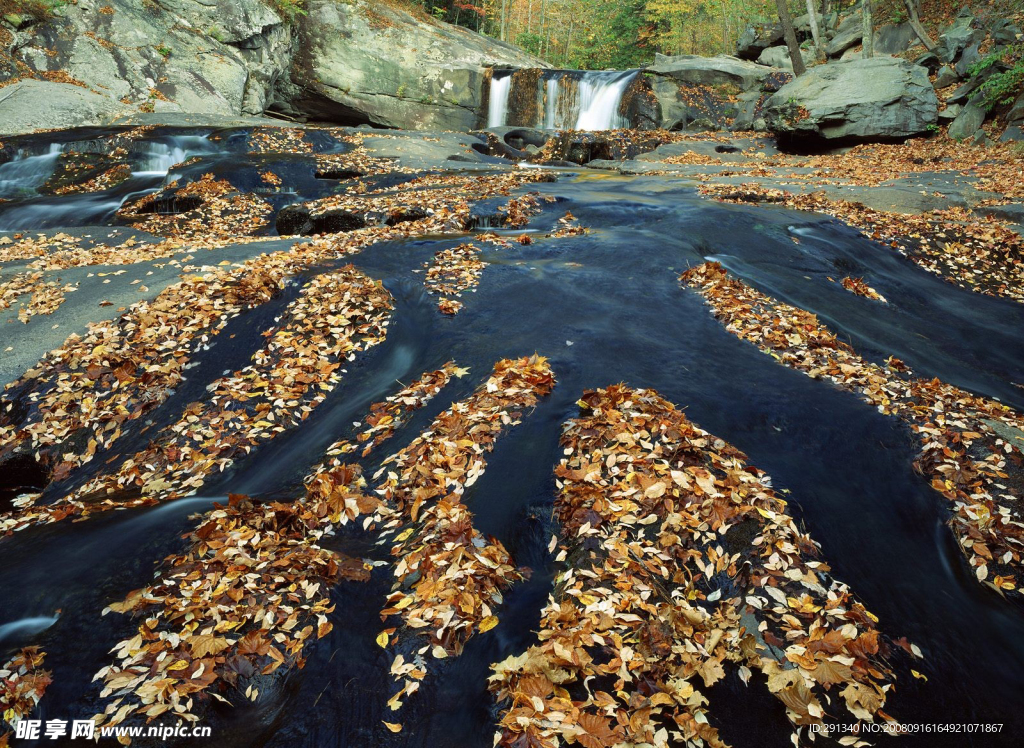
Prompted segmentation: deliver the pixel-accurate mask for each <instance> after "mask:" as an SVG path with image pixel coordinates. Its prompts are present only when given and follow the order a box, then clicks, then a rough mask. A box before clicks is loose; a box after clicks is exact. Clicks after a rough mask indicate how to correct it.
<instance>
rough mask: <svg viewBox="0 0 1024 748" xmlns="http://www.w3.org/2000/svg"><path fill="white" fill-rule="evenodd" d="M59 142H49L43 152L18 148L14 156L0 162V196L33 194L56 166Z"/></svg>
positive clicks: (10, 196) (17, 196) (12, 196)
mask: <svg viewBox="0 0 1024 748" xmlns="http://www.w3.org/2000/svg"><path fill="white" fill-rule="evenodd" d="M60 152H61V144H60V143H51V144H50V145H49V146H48V148H47V150H46V151H44V152H43V153H32V152H31V151H29V150H27V149H24V148H19V149H18V151H17V152H16V153H15V154H14V158H12V159H11V160H10V161H8V162H7V163H5V164H0V198H5V199H11V198H19V197H24V196H25V195H26V194H29V195H31V194H35V192H36V189H37V188H38V187H41V186H42V185H43V184H44V183H45V182H46V180H47V179H49V178H50V175H51V174H53V170H54V169H55V168H56V167H57V159H58V158H59V157H60Z"/></svg>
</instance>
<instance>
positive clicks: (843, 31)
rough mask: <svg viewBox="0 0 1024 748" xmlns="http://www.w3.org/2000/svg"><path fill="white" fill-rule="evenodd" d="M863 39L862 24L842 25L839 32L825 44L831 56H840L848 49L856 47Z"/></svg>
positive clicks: (827, 52)
mask: <svg viewBox="0 0 1024 748" xmlns="http://www.w3.org/2000/svg"><path fill="white" fill-rule="evenodd" d="M863 39H864V30H863V27H862V26H857V25H852V26H847V27H846V28H842V27H840V29H839V33H837V34H836V35H835V37H833V39H832V41H830V42H829V43H828V44H827V45H826V46H825V54H827V55H828V56H829V57H839V56H840V55H842V54H843V52H845V51H846V50H848V49H852V48H853V47H856V46H857V45H858V44H860V43H861V41H862V40H863Z"/></svg>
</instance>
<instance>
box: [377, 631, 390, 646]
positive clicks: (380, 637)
mask: <svg viewBox="0 0 1024 748" xmlns="http://www.w3.org/2000/svg"><path fill="white" fill-rule="evenodd" d="M377 644H379V645H380V646H381V647H387V645H388V632H387V631H381V632H380V633H379V634H377Z"/></svg>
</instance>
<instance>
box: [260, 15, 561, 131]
mask: <svg viewBox="0 0 1024 748" xmlns="http://www.w3.org/2000/svg"><path fill="white" fill-rule="evenodd" d="M297 35H298V45H297V51H296V53H295V58H294V62H293V64H292V68H291V71H290V77H289V80H288V82H287V83H286V84H285V85H282V86H279V89H278V90H279V93H280V94H281V96H280V98H281V99H282V106H283V107H284V108H285V111H291V112H295V113H298V114H307V115H310V116H312V117H319V118H323V119H329V120H331V121H334V122H341V123H344V124H350V125H357V124H363V123H369V124H373V125H380V126H384V127H401V128H405V129H451V130H471V129H474V128H475V127H478V126H479V125H480V124H481V122H480V117H481V116H482V112H483V108H484V107H483V103H484V102H483V92H484V89H485V82H486V79H487V70H486V68H488V67H515V68H537V67H548V66H547V64H546V63H544V62H543V61H541V60H539V59H537V58H535V57H533V56H531V55H529V54H527V53H526V52H523V51H522V50H520V49H518V48H517V47H513V46H511V45H508V44H504V43H502V42H499V41H496V40H494V39H489V38H487V37H484V36H481V35H479V34H475V33H473V32H472V31H469V30H467V29H463V28H459V27H456V26H450V25H448V24H445V23H441V22H438V21H426V20H421V19H419V18H417V17H414V16H412V15H410V14H409V13H406V12H405V11H402V10H399V9H396V8H393V7H391V6H390V5H388V4H386V3H380V2H369V1H368V0H349V2H345V3H340V2H335V0H311V1H310V2H308V3H307V4H306V15H305V16H302V17H301V18H300V19H299V20H298V28H297Z"/></svg>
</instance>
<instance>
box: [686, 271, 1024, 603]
mask: <svg viewBox="0 0 1024 748" xmlns="http://www.w3.org/2000/svg"><path fill="white" fill-rule="evenodd" d="M680 281H681V282H682V283H683V285H685V286H688V287H691V288H694V289H696V290H697V292H698V293H700V294H701V296H703V297H704V299H705V301H706V302H707V303H708V304H709V305H710V306H711V308H712V309H713V310H714V313H715V317H716V318H717V319H719V320H720V321H721V322H722V323H723V324H724V325H725V326H726V329H727V330H729V332H731V333H732V334H733V335H736V336H737V337H739V338H742V339H743V340H747V341H749V342H751V343H753V344H754V345H756V346H757V347H758V348H760V349H761V350H762V351H764V352H765V353H768V354H770V355H771V356H772V357H773V358H774V359H775V360H777V361H778V362H780V363H782V364H783V365H785V366H788V367H790V368H793V369H797V370H799V371H802V372H804V373H806V374H807V375H808V376H810V377H812V378H814V379H826V380H829V381H831V382H833V383H835V384H836V385H837V386H839V387H841V388H842V389H845V390H849V391H851V392H855V393H857V394H858V395H859V396H860V397H861V398H863V399H864V400H866V401H867V402H868V403H870V404H871V405H873V406H876V407H877V408H878V409H879V411H880V412H881V413H883V414H887V415H894V416H896V417H898V418H900V419H901V420H903V421H905V422H906V423H907V424H908V426H909V427H910V428H911V429H912V430H913V431H914V433H915V434H917V436H918V438H919V439H920V440H921V455H920V458H919V460H918V461H917V462H916V463H915V468H916V469H917V470H918V471H919V472H920V473H921V474H922V475H924V476H926V477H927V478H928V479H929V480H930V482H931V486H932V488H934V489H935V490H936V491H938V492H939V493H941V494H942V495H943V496H944V497H946V498H947V499H948V500H949V501H950V502H951V510H952V514H953V516H952V519H951V520H950V524H951V526H952V528H953V531H954V533H955V534H956V537H957V542H958V543H959V545H960V547H961V549H962V550H963V552H964V553H965V555H966V556H967V558H968V559H969V561H970V564H971V566H972V568H973V570H974V573H975V575H976V576H977V578H978V580H980V581H982V582H984V583H986V584H989V585H991V586H993V587H995V588H996V589H998V590H1013V589H1016V588H1017V579H1016V575H1017V574H1018V573H1020V572H1021V566H1022V559H1024V503H1022V500H1021V496H1020V495H1019V490H1018V489H1016V488H1013V487H1011V486H1012V485H1017V486H1019V485H1020V481H1019V477H1020V466H1021V464H1022V462H1021V460H1022V457H1024V449H1022V446H1024V417H1022V416H1021V414H1019V413H1017V412H1016V411H1014V410H1012V409H1011V408H1009V407H1007V406H1005V405H1003V404H1001V403H998V402H995V401H993V400H989V399H986V398H983V397H978V396H976V395H972V394H971V393H969V392H965V391H964V390H961V389H959V388H957V387H953V386H952V385H949V384H946V383H945V382H941V381H939V380H938V379H931V380H926V379H919V378H916V377H914V376H913V373H912V372H911V371H910V370H909V368H908V367H907V366H906V365H905V364H904V363H903V362H901V361H899V360H898V359H895V358H890V359H889V360H888V361H887V362H886V363H885V365H884V366H879V365H877V364H873V363H871V362H869V361H866V360H864V359H863V358H861V357H860V356H858V355H857V353H856V352H855V351H854V350H853V348H851V347H850V346H849V345H848V344H846V343H844V342H843V341H841V340H839V339H837V338H836V336H835V334H834V333H833V332H831V331H830V330H829V329H828V328H827V327H825V326H824V325H822V324H820V323H819V322H818V319H817V317H816V316H815V315H813V314H811V313H810V312H806V311H804V310H802V309H798V308H796V307H792V306H789V305H787V304H783V303H781V302H779V301H778V300H776V299H773V298H772V297H770V296H767V295H765V294H763V293H761V292H759V291H757V290H755V289H753V288H751V287H750V286H748V285H746V284H745V283H742V282H741V281H739V280H736V279H733V278H730V277H729V276H728V274H727V273H726V271H725V270H724V269H723V268H722V266H721V265H719V264H718V263H713V262H709V263H704V264H703V265H699V266H697V267H695V268H691V269H690V270H688V271H686V272H685V273H683V275H682V276H681V278H680ZM1011 472H1012V473H1013V474H1014V475H1013V477H1012V478H1011V475H1010V473H1011ZM1008 484H1010V485H1008Z"/></svg>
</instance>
